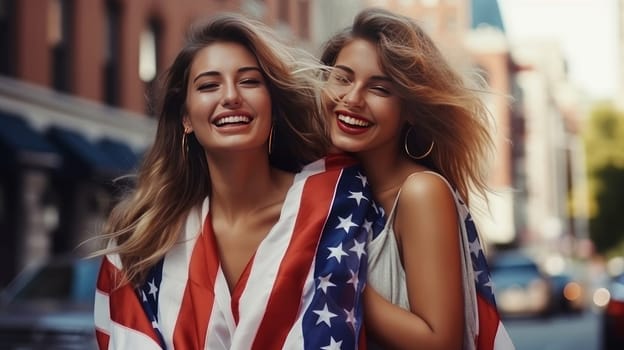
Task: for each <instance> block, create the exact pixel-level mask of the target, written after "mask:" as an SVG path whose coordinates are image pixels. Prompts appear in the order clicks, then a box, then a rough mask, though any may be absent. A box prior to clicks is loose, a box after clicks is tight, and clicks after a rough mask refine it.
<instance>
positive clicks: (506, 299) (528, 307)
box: [490, 250, 552, 317]
mask: <svg viewBox="0 0 624 350" xmlns="http://www.w3.org/2000/svg"><path fill="white" fill-rule="evenodd" d="M490 261H491V263H490V270H491V274H492V282H493V283H494V288H495V289H494V292H495V295H496V302H497V305H498V309H499V312H500V313H501V316H502V317H510V316H548V315H549V314H550V312H551V300H552V297H551V296H552V284H551V281H550V279H549V277H548V276H547V275H546V274H544V273H543V272H542V271H541V270H540V269H539V266H538V265H537V263H536V262H535V260H534V259H532V258H531V257H530V256H529V255H527V254H525V253H522V252H521V251H516V250H513V251H504V252H500V253H498V254H496V255H494V256H493V257H492V259H490Z"/></svg>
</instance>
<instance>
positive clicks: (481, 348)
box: [477, 293, 500, 350]
mask: <svg viewBox="0 0 624 350" xmlns="http://www.w3.org/2000/svg"><path fill="white" fill-rule="evenodd" d="M477 307H478V309H479V335H478V336H477V350H492V349H494V339H495V338H496V332H497V330H498V324H499V322H500V318H499V317H498V312H497V311H496V309H495V308H494V307H492V305H491V304H490V303H489V302H488V301H487V300H485V299H483V298H482V297H481V295H479V294H478V293H477Z"/></svg>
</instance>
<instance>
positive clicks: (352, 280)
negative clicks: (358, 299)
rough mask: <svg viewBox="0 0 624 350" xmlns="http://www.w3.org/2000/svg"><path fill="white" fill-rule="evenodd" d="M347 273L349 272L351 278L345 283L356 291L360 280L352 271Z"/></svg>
mask: <svg viewBox="0 0 624 350" xmlns="http://www.w3.org/2000/svg"><path fill="white" fill-rule="evenodd" d="M349 272H351V278H349V280H348V281H347V283H351V284H352V285H353V288H355V290H357V288H358V285H359V284H360V279H359V278H358V275H357V273H355V272H354V271H352V270H349Z"/></svg>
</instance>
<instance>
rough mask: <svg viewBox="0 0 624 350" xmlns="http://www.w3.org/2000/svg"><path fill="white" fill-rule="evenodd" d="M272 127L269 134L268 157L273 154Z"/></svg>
mask: <svg viewBox="0 0 624 350" xmlns="http://www.w3.org/2000/svg"><path fill="white" fill-rule="evenodd" d="M273 133H274V130H273V125H271V132H270V133H269V155H271V152H273Z"/></svg>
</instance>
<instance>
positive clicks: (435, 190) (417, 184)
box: [396, 172, 457, 235]
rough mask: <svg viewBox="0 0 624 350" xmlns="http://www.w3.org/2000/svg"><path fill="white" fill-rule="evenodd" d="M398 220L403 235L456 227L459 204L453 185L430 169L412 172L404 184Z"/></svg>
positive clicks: (398, 209)
mask: <svg viewBox="0 0 624 350" xmlns="http://www.w3.org/2000/svg"><path fill="white" fill-rule="evenodd" d="M396 221H397V224H398V225H399V227H401V228H402V229H400V230H399V231H400V232H402V233H403V235H405V234H410V235H411V234H418V233H425V232H432V231H436V232H437V231H438V230H439V229H440V228H444V227H448V228H455V227H456V226H455V225H456V223H457V207H456V205H455V199H454V197H453V193H452V192H451V189H450V188H449V185H448V184H447V183H446V181H445V180H444V179H443V178H441V177H440V176H438V175H436V174H432V173H429V172H419V173H414V174H412V175H410V176H409V177H408V178H407V179H406V180H405V182H404V183H403V186H402V187H401V195H400V197H399V204H398V206H397V217H396ZM410 232H414V233H410Z"/></svg>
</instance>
